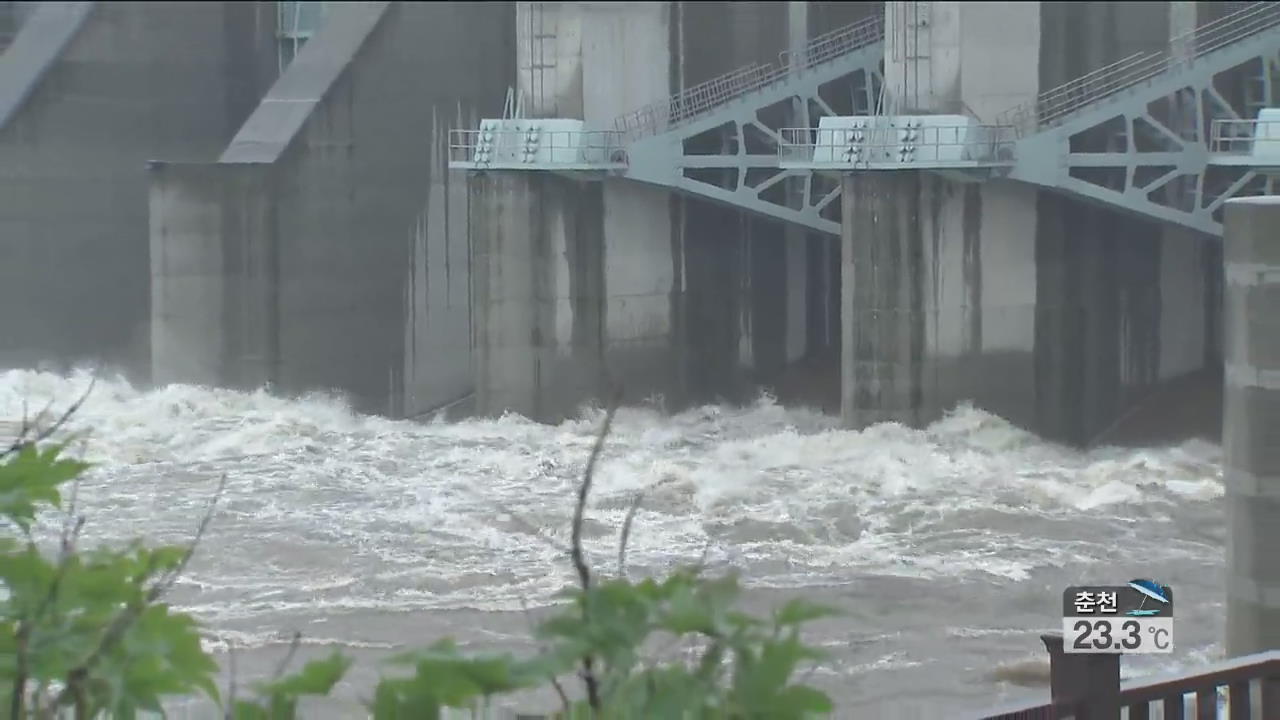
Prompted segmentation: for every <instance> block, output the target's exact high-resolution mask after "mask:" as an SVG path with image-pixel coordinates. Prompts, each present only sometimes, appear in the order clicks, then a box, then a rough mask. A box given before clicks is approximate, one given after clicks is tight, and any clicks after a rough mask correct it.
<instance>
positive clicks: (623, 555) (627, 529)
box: [618, 492, 644, 580]
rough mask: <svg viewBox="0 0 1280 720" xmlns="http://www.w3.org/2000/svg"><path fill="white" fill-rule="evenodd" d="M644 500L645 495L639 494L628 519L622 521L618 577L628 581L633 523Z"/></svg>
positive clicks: (628, 511)
mask: <svg viewBox="0 0 1280 720" xmlns="http://www.w3.org/2000/svg"><path fill="white" fill-rule="evenodd" d="M643 500H644V493H643V492H641V493H638V494H637V495H636V497H635V499H634V500H632V501H631V507H630V508H628V509H627V517H626V518H625V519H624V520H623V521H622V537H621V538H620V539H619V541H618V577H620V578H622V579H623V580H626V579H627V542H628V541H629V540H630V539H631V523H632V521H633V520H635V518H636V511H637V510H639V509H640V503H641V501H643Z"/></svg>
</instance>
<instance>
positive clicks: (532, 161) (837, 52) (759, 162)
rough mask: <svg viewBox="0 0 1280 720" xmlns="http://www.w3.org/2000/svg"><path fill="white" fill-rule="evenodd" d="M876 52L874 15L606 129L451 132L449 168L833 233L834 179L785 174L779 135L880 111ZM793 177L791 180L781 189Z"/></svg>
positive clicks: (553, 125) (532, 125)
mask: <svg viewBox="0 0 1280 720" xmlns="http://www.w3.org/2000/svg"><path fill="white" fill-rule="evenodd" d="M883 57H884V18H883V16H880V15H875V16H872V17H869V18H866V19H864V20H861V21H859V22H857V23H854V24H852V25H848V26H846V27H843V28H840V29H838V30H835V31H832V32H830V33H827V34H824V35H821V36H818V37H816V38H814V39H813V40H811V41H810V42H809V44H808V45H807V46H806V47H805V48H804V50H803V51H801V52H797V53H782V54H781V55H780V56H779V60H778V62H777V63H770V64H759V63H757V64H753V65H749V66H747V67H744V68H740V69H738V70H735V71H733V72H731V73H728V74H726V75H724V76H721V77H718V78H715V79H713V80H710V81H708V82H705V83H701V84H699V85H695V86H692V87H689V88H687V89H685V90H684V91H682V92H680V93H678V94H676V95H673V96H672V97H670V98H668V99H666V100H663V101H660V102H657V103H653V104H650V105H648V106H645V107H643V108H640V109H639V110H636V111H634V112H630V113H627V114H626V115H623V116H621V117H619V118H618V119H617V120H616V121H615V123H614V128H613V129H611V130H599V129H588V128H586V127H585V126H584V125H583V124H582V123H581V121H577V120H565V119H542V120H532V119H521V118H506V119H503V120H486V121H484V122H482V124H481V128H480V129H479V130H455V131H453V133H452V135H451V138H450V163H449V165H450V167H451V168H460V169H467V170H473V171H484V170H541V171H552V172H557V173H561V174H570V175H572V176H574V177H577V178H579V179H584V178H585V179H592V178H599V177H602V176H605V175H613V176H618V177H623V178H627V179H630V180H635V181H638V182H645V183H650V184H655V185H661V186H664V187H669V188H672V189H675V190H679V191H682V192H687V193H691V194H694V195H698V196H701V197H704V198H708V199H711V200H714V201H718V202H723V203H728V204H732V205H734V206H736V207H741V208H744V209H748V210H753V211H756V212H759V213H762V214H764V215H768V216H771V217H775V218H778V219H781V220H785V221H787V222H793V223H798V224H800V225H805V226H808V227H810V228H813V229H815V230H820V231H823V232H828V233H838V232H839V231H840V224H839V222H838V220H836V219H835V217H834V215H833V213H832V212H831V211H833V210H835V208H834V207H831V203H832V201H833V200H834V199H835V198H836V197H837V196H838V194H839V185H838V183H834V182H833V183H829V184H830V185H831V186H832V187H829V188H827V187H823V184H822V181H821V179H819V181H818V182H815V181H814V177H813V173H812V172H811V171H809V170H787V169H782V168H780V167H779V166H778V154H777V147H778V144H779V143H780V142H781V129H782V128H783V127H785V126H786V125H787V124H790V123H800V124H805V125H808V124H810V122H811V118H813V117H815V116H827V115H829V116H834V115H839V114H860V113H873V112H875V111H876V110H877V104H878V102H879V99H880V94H881V88H882V86H883V79H882V74H881V66H882V64H883ZM836 84H842V85H843V87H842V88H841V90H842V92H840V93H836V94H839V95H841V97H842V99H843V100H844V103H843V104H844V105H845V106H846V107H841V108H840V110H839V111H838V110H837V109H835V108H833V107H832V105H833V103H832V102H831V101H829V100H828V96H829V95H830V94H831V93H829V92H827V91H829V89H830V87H829V86H832V85H836ZM820 90H821V91H823V92H820ZM841 111H843V112H841ZM788 178H798V180H796V181H793V182H792V183H785V182H783V181H784V180H787V179H788ZM787 190H791V192H787Z"/></svg>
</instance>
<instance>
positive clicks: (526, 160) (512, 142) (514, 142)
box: [449, 128, 627, 168]
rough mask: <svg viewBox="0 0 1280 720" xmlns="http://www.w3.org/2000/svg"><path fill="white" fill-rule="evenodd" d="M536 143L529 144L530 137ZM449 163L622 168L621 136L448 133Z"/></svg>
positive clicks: (588, 132)
mask: <svg viewBox="0 0 1280 720" xmlns="http://www.w3.org/2000/svg"><path fill="white" fill-rule="evenodd" d="M531 136H532V137H534V138H536V143H530V142H529V138H530V137H531ZM449 161H450V162H461V163H472V164H475V165H479V166H486V165H504V166H509V165H531V166H533V165H541V166H546V165H566V166H579V167H580V166H584V165H589V166H599V167H601V168H614V167H623V166H625V165H626V163H627V157H626V152H625V151H624V150H623V146H622V134H621V133H619V132H617V131H614V130H540V131H537V132H535V133H532V134H531V133H530V132H529V131H528V130H516V129H513V128H500V129H490V130H450V131H449Z"/></svg>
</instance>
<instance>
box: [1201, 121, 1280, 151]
mask: <svg viewBox="0 0 1280 720" xmlns="http://www.w3.org/2000/svg"><path fill="white" fill-rule="evenodd" d="M1259 146H1262V147H1259ZM1209 150H1210V152H1213V153H1220V154H1223V155H1262V156H1274V157H1275V158H1276V159H1277V160H1280V120H1234V119H1233V120H1214V121H1213V125H1212V129H1211V131H1210V134H1209ZM1259 150H1261V151H1262V152H1259Z"/></svg>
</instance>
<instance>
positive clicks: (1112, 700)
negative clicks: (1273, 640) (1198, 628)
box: [977, 635, 1280, 720]
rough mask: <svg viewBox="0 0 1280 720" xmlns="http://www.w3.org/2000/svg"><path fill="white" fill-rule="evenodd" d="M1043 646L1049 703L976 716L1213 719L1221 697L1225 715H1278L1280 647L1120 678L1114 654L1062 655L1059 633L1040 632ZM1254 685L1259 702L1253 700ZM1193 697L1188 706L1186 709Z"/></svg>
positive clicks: (986, 719)
mask: <svg viewBox="0 0 1280 720" xmlns="http://www.w3.org/2000/svg"><path fill="white" fill-rule="evenodd" d="M1041 639H1042V640H1043V641H1044V644H1045V646H1046V648H1047V649H1048V650H1049V662H1050V670H1049V674H1050V677H1051V682H1052V688H1051V690H1050V695H1051V696H1052V698H1053V699H1052V700H1050V701H1049V702H1039V703H1032V704H1027V705H1012V706H1007V707H1004V708H999V709H995V710H988V711H985V712H983V713H982V714H981V715H979V716H977V717H978V718H980V720H1065V719H1066V718H1074V717H1089V718H1095V717H1099V718H1106V717H1116V718H1118V717H1121V712H1122V711H1123V712H1124V717H1126V718H1129V719H1130V720H1139V718H1141V719H1142V720H1146V718H1149V717H1152V712H1151V710H1152V708H1151V706H1152V704H1157V706H1158V707H1159V708H1160V709H1159V711H1158V712H1160V713H1161V714H1159V715H1156V717H1165V718H1181V717H1184V716H1185V717H1197V718H1206V717H1208V718H1217V717H1220V716H1219V713H1218V708H1219V704H1220V702H1221V700H1222V699H1224V698H1225V700H1226V702H1227V704H1228V707H1229V716H1230V718H1231V720H1252V719H1253V718H1263V720H1271V719H1272V718H1280V651H1276V650H1273V651H1271V652H1266V653H1260V654H1257V655H1246V656H1244V657H1240V658H1235V659H1232V660H1228V661H1226V662H1221V663H1216V664H1214V665H1209V666H1207V667H1203V668H1200V669H1198V670H1193V671H1191V672H1185V673H1178V674H1176V675H1169V676H1165V677H1157V678H1139V679H1137V680H1133V681H1130V682H1127V683H1124V684H1121V683H1120V656H1119V655H1068V654H1066V653H1064V652H1063V648H1062V636H1061V635H1044V636H1041ZM1255 688H1256V690H1257V693H1258V695H1259V702H1258V703H1256V704H1255V703H1254V701H1253V700H1254V698H1253V695H1254V691H1255ZM1188 696H1194V700H1193V701H1192V703H1194V710H1193V711H1192V712H1191V713H1190V714H1186V713H1185V712H1184V711H1185V710H1186V709H1187V705H1188V704H1191V703H1189V702H1188V700H1189V698H1188Z"/></svg>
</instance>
